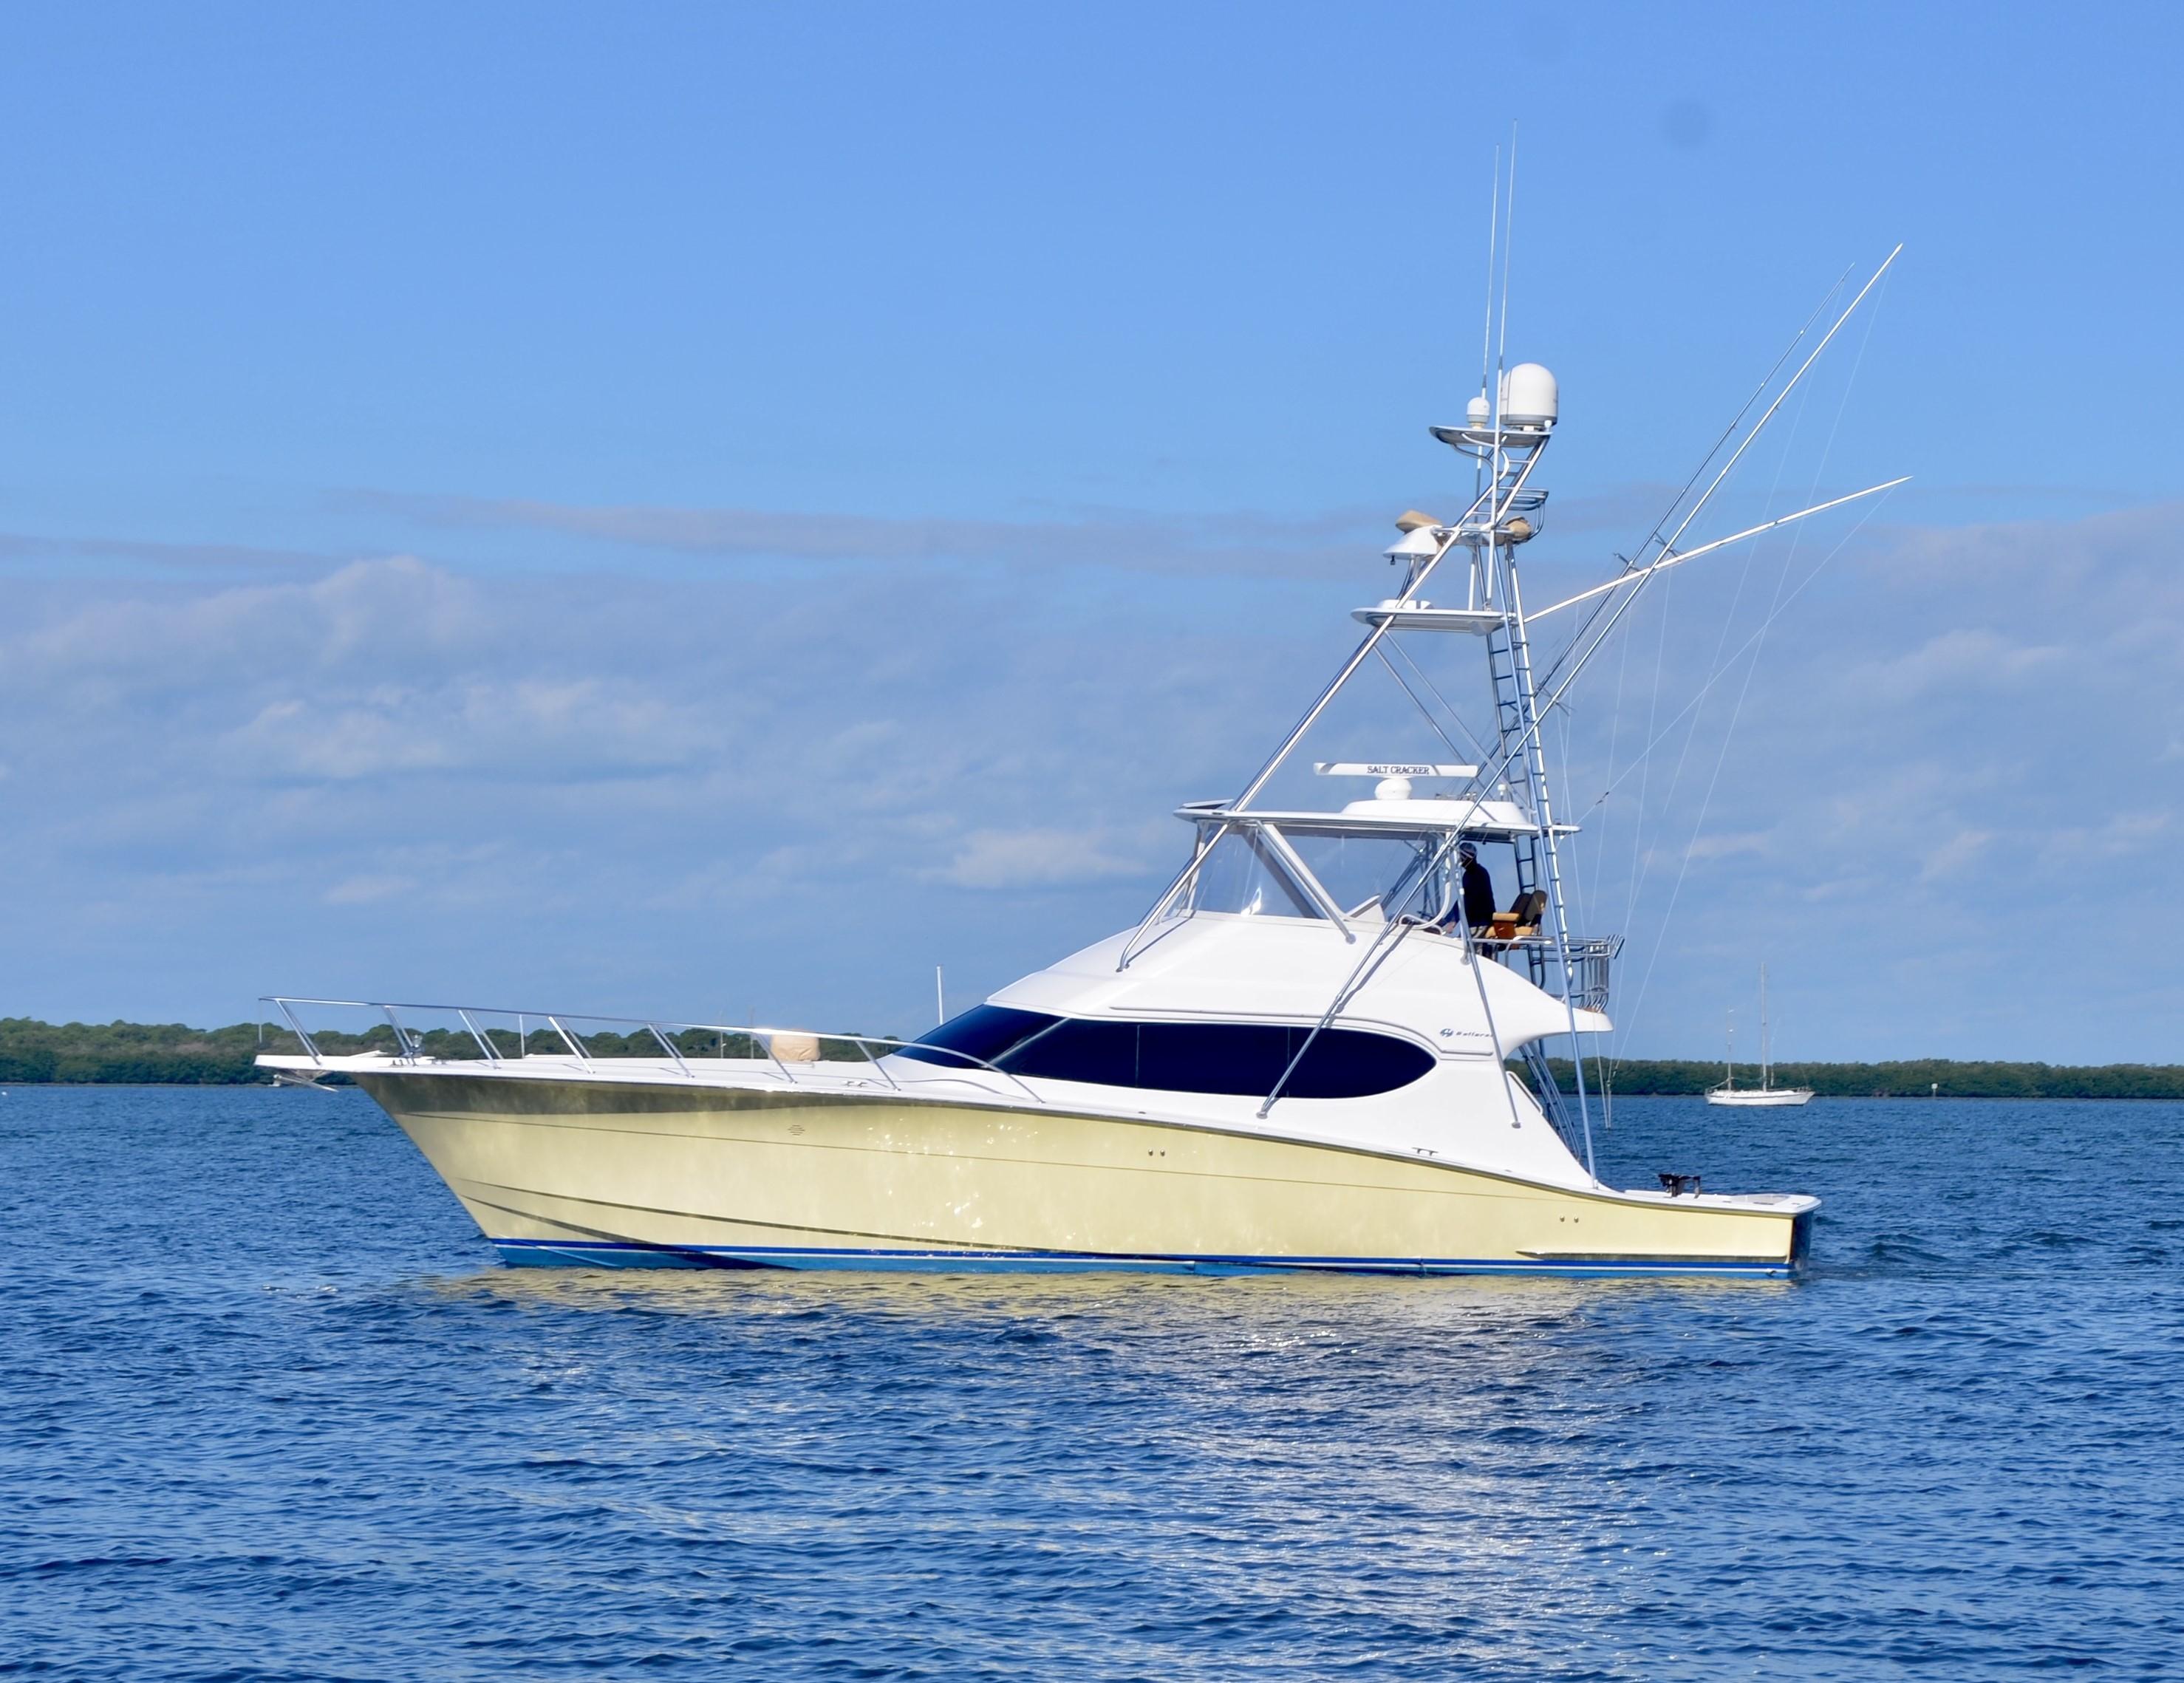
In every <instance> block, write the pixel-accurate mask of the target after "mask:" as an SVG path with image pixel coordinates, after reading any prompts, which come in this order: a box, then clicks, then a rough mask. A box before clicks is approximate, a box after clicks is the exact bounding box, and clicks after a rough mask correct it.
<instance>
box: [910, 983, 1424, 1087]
mask: <svg viewBox="0 0 2184 1683" xmlns="http://www.w3.org/2000/svg"><path fill="white" fill-rule="evenodd" d="M1310 1033H1311V1031H1310V1030H1309V1029H1307V1028H1284V1027H1281V1026H1279V1025H1275V1024H1271V1023H1117V1022H1114V1021H1112V1020H1106V1021H1098V1022H1095V1021H1090V1020H1087V1019H1084V1018H1076V1017H1045V1016H1042V1015H1040V1014H1039V1012H1037V1011H1008V1010H1006V1009H1004V1008H1002V1007H1000V1006H979V1007H978V1010H976V1011H967V1012H966V1013H964V1015H962V1016H961V1017H956V1018H955V1019H954V1020H953V1021H951V1022H949V1023H943V1024H942V1025H941V1026H940V1027H939V1028H936V1029H934V1030H933V1033H932V1034H928V1035H926V1036H925V1037H924V1045H931V1046H942V1045H945V1046H947V1047H949V1048H950V1050H956V1051H961V1052H969V1053H970V1054H972V1056H976V1057H981V1058H983V1059H984V1060H985V1061H986V1062H989V1063H992V1064H995V1065H996V1066H998V1067H1000V1068H1002V1069H1006V1070H1008V1071H1010V1072H1011V1073H1013V1074H1017V1075H1030V1076H1045V1078H1047V1079H1049V1080H1052V1081H1085V1082H1091V1083H1095V1084H1098V1085H1100V1086H1104V1087H1139V1088H1149V1089H1157V1090H1160V1091H1163V1092H1170V1093H1229V1094H1236V1095H1244V1096H1247V1097H1258V1096H1261V1095H1265V1094H1267V1093H1270V1092H1272V1091H1273V1086H1274V1084H1275V1083H1276V1082H1277V1081H1279V1080H1280V1079H1281V1078H1282V1072H1283V1071H1284V1069H1287V1068H1288V1067H1289V1063H1290V1059H1291V1058H1293V1057H1295V1056H1296V1053H1297V1049H1298V1048H1299V1047H1300V1046H1302V1045H1304V1043H1305V1039H1306V1037H1307V1035H1308V1034H1310ZM982 1048H992V1049H993V1050H982ZM903 1056H905V1057H915V1058H922V1059H923V1060H924V1061H925V1062H929V1063H956V1064H957V1066H958V1067H961V1060H957V1059H951V1058H949V1057H947V1056H945V1055H944V1054H943V1053H940V1052H938V1051H927V1050H924V1049H923V1046H913V1047H911V1048H909V1049H908V1050H905V1052H904V1054H903ZM1433 1064H1434V1057H1433V1054H1432V1053H1431V1052H1429V1051H1427V1050H1424V1048H1423V1047H1419V1046H1414V1045H1411V1043H1410V1042H1409V1041H1407V1040H1398V1039H1395V1038H1393V1037H1392V1036H1390V1035H1387V1034H1367V1033H1365V1032H1363V1031H1362V1030H1360V1029H1356V1028H1330V1029H1329V1030H1327V1031H1326V1032H1325V1033H1324V1034H1321V1035H1320V1036H1319V1037H1318V1039H1315V1040H1313V1041H1312V1050H1310V1051H1309V1052H1307V1054H1306V1056H1305V1059H1304V1062H1302V1063H1301V1064H1299V1065H1298V1066H1297V1068H1296V1073H1295V1074H1293V1075H1291V1076H1290V1080H1289V1085H1288V1086H1287V1087H1285V1088H1284V1089H1283V1091H1284V1093H1285V1094H1286V1095H1289V1096H1290V1097H1292V1098H1298V1099H1362V1098H1366V1097H1368V1096H1370V1095H1373V1094H1375V1093H1389V1092H1393V1091H1394V1090H1395V1089H1396V1088H1398V1087H1405V1086H1408V1085H1409V1084H1411V1083H1412V1082H1413V1081H1415V1080H1417V1079H1418V1078H1419V1077H1420V1076H1422V1075H1424V1073H1426V1072H1427V1071H1428V1070H1429V1069H1431V1068H1432V1067H1433Z"/></svg>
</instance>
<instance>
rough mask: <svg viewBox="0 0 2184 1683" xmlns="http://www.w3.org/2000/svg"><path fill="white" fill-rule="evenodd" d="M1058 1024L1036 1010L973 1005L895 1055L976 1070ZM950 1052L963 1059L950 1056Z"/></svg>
mask: <svg viewBox="0 0 2184 1683" xmlns="http://www.w3.org/2000/svg"><path fill="white" fill-rule="evenodd" d="M1060 1022H1061V1018H1060V1017H1048V1016H1046V1015H1045V1013H1043V1012H1040V1011H1011V1010H1010V1009H1009V1008H1008V1007H1007V1006H997V1005H982V1006H973V1007H972V1009H971V1010H969V1011H965V1012H964V1013H963V1014H962V1015H961V1017H950V1018H949V1019H948V1021H947V1022H945V1023H942V1024H941V1025H940V1026H939V1028H935V1029H933V1030H932V1031H930V1032H929V1033H928V1034H921V1035H919V1036H918V1037H917V1045H914V1046H904V1047H901V1048H900V1049H899V1050H898V1056H902V1057H906V1058H916V1059H917V1061H918V1062H920V1063H937V1064H941V1065H944V1066H945V1067H950V1068H954V1069H972V1068H976V1067H978V1064H981V1063H999V1062H1000V1061H1001V1059H1002V1057H1003V1056H1005V1055H1006V1054H1007V1053H1008V1052H1009V1051H1011V1050H1012V1049H1014V1048H1015V1047H1017V1046H1020V1045H1022V1044H1023V1043H1024V1042H1025V1041H1026V1040H1028V1039H1031V1038H1032V1037H1033V1036H1034V1035H1035V1034H1039V1033H1041V1032H1042V1031H1044V1030H1045V1029H1049V1028H1053V1027H1054V1026H1055V1025H1056V1023H1060ZM951 1052H961V1053H963V1054H965V1056H962V1057H951V1056H949V1054H950V1053H951ZM972 1060H976V1062H972Z"/></svg>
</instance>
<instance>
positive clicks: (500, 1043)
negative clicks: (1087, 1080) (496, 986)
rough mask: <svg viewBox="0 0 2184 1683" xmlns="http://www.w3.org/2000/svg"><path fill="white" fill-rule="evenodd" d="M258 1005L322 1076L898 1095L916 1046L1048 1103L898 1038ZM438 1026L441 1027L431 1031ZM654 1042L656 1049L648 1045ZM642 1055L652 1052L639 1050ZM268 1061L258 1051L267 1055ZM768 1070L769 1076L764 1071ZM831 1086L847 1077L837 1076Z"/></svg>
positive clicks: (951, 1054)
mask: <svg viewBox="0 0 2184 1683" xmlns="http://www.w3.org/2000/svg"><path fill="white" fill-rule="evenodd" d="M259 1004H261V1005H268V1006H272V1007H273V1008H274V1009H275V1010H276V1011H279V1012H280V1014H281V1020H282V1021H283V1022H284V1023H286V1024H287V1028H288V1032H289V1033H290V1034H293V1035H294V1036H295V1037H296V1040H297V1043H298V1045H300V1046H301V1047H302V1048H303V1056H305V1057H308V1058H309V1060H310V1061H311V1062H312V1063H313V1064H314V1065H315V1066H316V1067H319V1068H320V1069H324V1070H329V1071H332V1070H335V1069H337V1067H338V1066H337V1065H336V1064H335V1063H333V1062H330V1060H332V1059H337V1058H343V1057H353V1056H375V1055H376V1056H381V1057H384V1058H386V1059H387V1061H388V1062H390V1063H393V1064H396V1065H411V1066H415V1065H424V1064H443V1063H483V1064H487V1065H511V1066H517V1067H520V1066H521V1064H522V1063H523V1062H525V1061H526V1060H527V1059H531V1058H541V1057H551V1058H556V1059H560V1060H563V1061H573V1062H576V1063H577V1065H578V1067H581V1068H582V1069H583V1070H585V1071H586V1072H587V1073H591V1072H593V1071H595V1070H596V1069H597V1068H598V1067H599V1065H601V1064H603V1063H613V1062H620V1061H624V1060H629V1059H634V1058H652V1059H653V1060H654V1061H655V1062H660V1063H664V1064H666V1065H669V1066H671V1067H673V1068H674V1069H675V1070H676V1071H677V1073H679V1074H681V1075H682V1076H683V1077H685V1078H688V1079H691V1080H694V1081H695V1080H699V1079H701V1078H703V1076H704V1074H705V1071H704V1069H703V1066H704V1065H706V1064H719V1065H727V1064H730V1063H741V1064H745V1065H756V1066H759V1067H758V1068H757V1069H755V1070H753V1069H744V1070H738V1071H737V1072H736V1073H738V1074H750V1073H758V1074H771V1075H772V1076H774V1077H776V1078H778V1079H780V1080H781V1081H782V1082H783V1083H784V1084H787V1085H789V1086H792V1087H795V1086H805V1085H811V1084H814V1083H815V1081H816V1080H817V1079H819V1078H821V1076H822V1071H823V1070H824V1069H825V1067H826V1066H827V1065H833V1066H834V1067H836V1069H837V1070H838V1069H839V1067H840V1066H842V1065H844V1064H856V1063H859V1062H861V1063H863V1064H864V1065H866V1067H868V1069H869V1070H870V1072H871V1073H872V1074H874V1075H877V1077H878V1078H879V1079H880V1080H881V1081H882V1082H883V1083H884V1084H886V1085H888V1086H889V1087H892V1088H894V1089H898V1090H900V1089H901V1088H902V1087H903V1085H904V1082H903V1081H902V1080H901V1079H900V1078H899V1072H897V1071H895V1070H892V1069H890V1068H889V1067H888V1066H887V1065H886V1064H885V1063H884V1062H882V1060H883V1059H884V1058H885V1057H887V1056H888V1055H889V1053H891V1052H895V1051H900V1050H905V1049H906V1048H908V1047H911V1046H916V1047H917V1048H918V1049H919V1050H920V1051H921V1053H922V1054H923V1056H922V1058H921V1060H920V1062H929V1061H931V1060H933V1059H935V1058H937V1057H943V1056H944V1057H947V1058H951V1059H954V1060H956V1061H958V1062H961V1063H963V1064H966V1065H969V1066H972V1067H976V1068H978V1069H982V1070H984V1071H986V1072H988V1073H991V1074H995V1075H999V1076H1000V1077H1002V1078H1005V1079H1006V1080H1007V1081H1009V1082H1010V1083H1011V1084H1013V1085H1014V1086H1015V1087H1016V1088H1017V1089H1019V1090H1020V1091H1021V1092H1022V1093H1023V1095H1025V1096H1026V1097H1027V1098H1028V1099H1030V1100H1031V1101H1033V1102H1034V1103H1036V1104H1044V1103H1045V1100H1044V1099H1043V1098H1041V1097H1040V1095H1039V1093H1038V1092H1036V1091H1035V1090H1034V1089H1033V1088H1031V1087H1030V1086H1028V1085H1027V1084H1026V1083H1025V1082H1024V1080H1023V1079H1022V1077H1020V1076H1018V1075H1016V1074H1015V1073H1012V1072H1011V1071H1009V1070H1006V1069H1003V1068H1001V1067H999V1066H998V1065H995V1064H992V1063H989V1062H987V1061H986V1060H985V1059H983V1058H979V1057H974V1056H972V1055H971V1054H970V1053H968V1052H963V1051H958V1050H956V1049H954V1048H953V1047H948V1046H936V1045H931V1044H930V1043H928V1042H926V1041H922V1040H905V1039H899V1038H898V1037H896V1036H894V1035H892V1034H836V1033H827V1034H822V1033H819V1032H816V1031H815V1030H812V1029H808V1028H773V1027H765V1026H760V1025H757V1024H750V1023H745V1024H728V1023H678V1022H674V1021H671V1020H669V1019H667V1018H664V1017H603V1016H599V1015H598V1014H596V1013H593V1012H589V1011H584V1012H577V1011H525V1010H517V1009H512V1008H510V1007H508V1006H458V1005H435V1004H424V1003H420V1002H416V1001H403V1000H331V999H309V998H304V997H300V996H297V995H282V994H267V995H262V996H261V997H260V999H259ZM326 1011H346V1012H362V1013H365V1027H364V1028H361V1029H360V1030H359V1029H343V1028H334V1027H328V1026H325V1025H324V1024H323V1023H322V1024H321V1025H320V1026H319V1027H316V1028H307V1027H306V1026H305V1022H304V1017H305V1016H306V1015H309V1016H312V1017H317V1016H318V1015H319V1014H320V1013H323V1012H326ZM404 1013H407V1016H406V1017H405V1015H404ZM432 1018H437V1019H439V1021H437V1023H428V1019H432ZM261 1032H262V1031H261ZM534 1041H543V1042H544V1043H545V1044H546V1045H549V1046H553V1047H554V1050H549V1051H539V1050H533V1045H532V1043H533V1042H534ZM648 1041H649V1043H650V1045H649V1046H647V1045H646V1043H647V1042H648ZM557 1042H558V1045H556V1043H557ZM609 1042H612V1044H611V1045H610V1044H608V1043H609ZM637 1047H645V1048H646V1049H645V1050H635V1049H634V1048H637ZM876 1049H877V1050H876ZM260 1056H261V1057H263V1056H265V1053H264V1052H262V1051H261V1053H260ZM768 1065H771V1068H770V1069H768V1068H766V1067H765V1066H768ZM827 1078H831V1079H834V1080H840V1079H843V1078H844V1077H842V1076H840V1075H838V1074H834V1075H831V1076H829V1077H827ZM936 1078H937V1079H942V1080H945V1079H948V1077H946V1076H939V1077H930V1076H928V1077H923V1078H915V1077H914V1078H912V1083H911V1084H917V1081H918V1080H919V1079H923V1080H933V1079H936Z"/></svg>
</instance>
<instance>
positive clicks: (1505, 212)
mask: <svg viewBox="0 0 2184 1683" xmlns="http://www.w3.org/2000/svg"><path fill="white" fill-rule="evenodd" d="M1516 243H1517V125H1515V124H1514V123H1512V124H1510V125H1509V196H1508V198H1507V200H1506V201H1505V202H1504V203H1503V205H1502V337H1501V343H1499V344H1497V345H1496V346H1495V348H1494V378H1495V390H1494V430H1495V432H1496V433H1499V432H1501V431H1502V390H1501V379H1502V373H1503V372H1504V367H1505V365H1506V364H1507V361H1508V359H1509V248H1511V247H1512V246H1513V245H1515V244H1516ZM1496 442H1497V443H1498V442H1499V440H1498V439H1497V440H1496Z"/></svg>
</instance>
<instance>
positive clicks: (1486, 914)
mask: <svg viewBox="0 0 2184 1683" xmlns="http://www.w3.org/2000/svg"><path fill="white" fill-rule="evenodd" d="M1456 851H1457V856H1458V857H1459V858H1461V859H1462V860H1463V921H1464V922H1466V923H1468V924H1469V925H1470V926H1471V932H1472V933H1474V934H1475V935H1479V934H1485V933H1488V931H1489V930H1490V928H1491V926H1492V924H1493V922H1494V878H1492V877H1491V876H1490V875H1489V874H1488V872H1487V869H1486V867H1485V866H1484V865H1481V864H1480V863H1479V850H1478V848H1477V847H1476V846H1474V844H1471V843H1470V842H1463V843H1460V844H1458V845H1457V850H1456Z"/></svg>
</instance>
